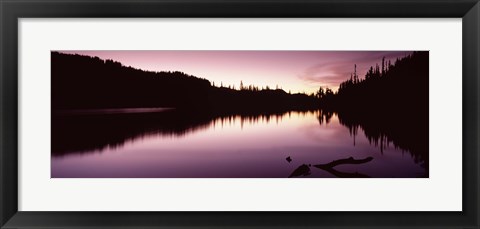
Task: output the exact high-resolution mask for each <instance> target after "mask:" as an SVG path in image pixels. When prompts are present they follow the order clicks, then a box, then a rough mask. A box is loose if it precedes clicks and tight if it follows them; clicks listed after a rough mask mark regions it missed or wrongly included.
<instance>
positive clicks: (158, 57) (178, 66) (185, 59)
mask: <svg viewBox="0 0 480 229" xmlns="http://www.w3.org/2000/svg"><path fill="white" fill-rule="evenodd" d="M60 52H62V53H76V54H80V55H88V56H97V57H99V58H101V59H112V60H115V61H118V62H120V63H122V64H123V65H125V66H131V67H134V68H139V69H143V70H149V71H182V72H185V73H187V74H190V75H194V76H197V77H201V78H206V79H208V80H210V82H214V83H215V85H217V86H219V85H220V84H221V83H222V84H223V85H224V86H228V85H232V86H233V85H235V87H236V88H239V85H240V81H243V84H244V85H250V84H253V85H256V86H258V87H259V88H261V87H265V86H269V87H270V88H275V87H276V85H278V86H279V87H281V88H282V89H284V90H285V91H287V92H288V91H291V92H292V93H295V92H306V93H311V92H315V91H317V90H318V88H319V87H320V86H323V87H326V86H328V87H330V88H332V89H334V90H336V89H337V88H338V85H339V84H340V83H341V82H342V81H344V80H346V79H349V78H350V73H352V72H353V71H354V64H357V74H358V75H359V76H360V78H363V77H364V75H365V73H366V71H367V70H368V68H370V66H375V64H376V63H379V64H381V61H382V57H383V56H385V58H386V60H389V59H391V60H392V63H393V62H394V60H395V59H396V58H397V57H403V56H405V55H407V54H410V53H411V51H60Z"/></svg>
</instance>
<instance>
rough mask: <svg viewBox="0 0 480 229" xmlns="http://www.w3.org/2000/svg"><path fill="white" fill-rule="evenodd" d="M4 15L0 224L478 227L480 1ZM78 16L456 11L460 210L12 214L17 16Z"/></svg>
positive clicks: (182, 6) (218, 4) (154, 6)
mask: <svg viewBox="0 0 480 229" xmlns="http://www.w3.org/2000/svg"><path fill="white" fill-rule="evenodd" d="M0 15H1V25H0V34H1V36H0V45H1V46H0V47H1V49H0V50H1V56H0V63H1V64H0V68H1V77H0V80H1V81H0V82H1V83H0V85H1V89H0V93H1V94H0V111H1V112H0V126H1V128H0V136H1V138H0V147H1V149H0V150H1V151H0V163H1V170H0V177H1V178H0V179H1V180H0V182H1V183H0V205H1V208H0V211H1V213H0V225H1V228H33V227H35V228H53V227H55V228H74V227H75V228H82V227H89V228H97V227H100V228H106V227H109V228H115V227H132V228H144V227H152V228H186V227H218V228H234V227H235V228H240V227H247V228H272V227H281V228H290V227H291V228H297V227H298V228H302V227H309V228H373V227H377V228H479V225H480V224H479V205H480V204H479V200H480V198H479V191H480V190H479V182H478V180H479V164H480V163H479V141H480V138H479V135H478V133H479V127H480V126H479V122H478V119H479V90H478V89H479V73H480V70H479V65H480V61H479V55H480V46H479V41H480V30H479V27H480V3H479V1H478V0H411V1H401V0H258V1H252V0H246V1H240V0H222V1H220V0H143V1H135V0H116V1H109V0H102V1H93V0H63V1H57V0H38V1H35V0H0ZM76 17H79V18H123V17H142V18H143V17H214V18H227V17H240V18H244V17H258V18H265V17H287V18H293V17H302V18H305V17H330V18H331V17H335V18H354V17H360V18H365V17H368V18H396V17H400V18H462V19H463V22H462V26H463V32H462V36H463V38H462V39H463V44H462V45H463V54H462V55H463V57H462V58H463V66H462V68H463V69H462V70H463V92H462V93H463V94H462V96H463V130H462V131H463V152H462V153H463V182H462V183H463V187H462V188H463V211H461V212H415V211H412V212H24V211H18V204H17V199H18V193H17V191H18V181H17V179H18V157H17V156H18V151H17V150H18V145H17V144H18V121H17V118H18V77H17V73H18V62H17V61H18V23H17V21H18V19H19V18H76ZM372 201H375V200H372ZM438 201H442V200H441V199H439V200H438Z"/></svg>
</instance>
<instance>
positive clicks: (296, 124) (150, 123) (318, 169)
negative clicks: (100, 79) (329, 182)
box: [51, 109, 428, 178]
mask: <svg viewBox="0 0 480 229" xmlns="http://www.w3.org/2000/svg"><path fill="white" fill-rule="evenodd" d="M52 124H53V125H52V160H51V177H52V178H74V177H75V178H287V177H301V178H331V177H386V178H395V177H403V178H410V177H413V178H414V177H428V166H426V165H428V157H425V156H422V155H428V152H412V151H413V150H408V149H415V147H409V146H408V145H407V146H406V147H405V142H407V144H408V141H405V140H403V139H398V140H397V141H398V142H400V146H399V144H398V143H396V139H392V138H391V137H390V138H389V136H388V135H383V134H382V133H381V132H379V133H375V134H374V135H372V134H370V133H369V134H366V133H365V132H364V130H363V128H362V126H356V125H352V126H348V125H346V124H345V122H343V121H342V120H339V117H338V115H337V114H333V113H328V114H325V113H322V112H321V111H311V112H285V113H281V112H280V113H276V114H263V115H259V114H249V115H245V114H244V115H226V114H223V115H212V114H198V113H195V112H178V111H175V110H161V109H160V110H143V111H141V110H135V111H134V112H128V111H126V112H118V111H112V110H108V112H104V113H102V112H86V111H81V112H76V113H75V112H70V113H69V112H66V113H62V114H59V115H54V116H53V117H52ZM402 144H404V145H402ZM417 148H418V147H417ZM336 160H340V161H337V162H335V163H330V162H332V161H336ZM328 163H330V164H328ZM322 164H323V165H322Z"/></svg>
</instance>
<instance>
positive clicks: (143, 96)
mask: <svg viewBox="0 0 480 229" xmlns="http://www.w3.org/2000/svg"><path fill="white" fill-rule="evenodd" d="M51 58H52V60H51V69H52V109H54V110H62V109H102V108H132V107H174V108H179V109H211V110H217V111H222V112H226V111H229V112H235V111H245V112H249V111H251V112H258V111H261V110H269V111H272V110H274V111H286V110H309V109H315V108H317V107H318V103H317V99H316V98H315V96H311V95H306V94H303V93H298V94H291V93H287V92H285V91H284V90H282V89H280V88H279V87H278V86H277V88H276V89H271V88H269V87H268V86H267V87H266V88H262V89H259V88H258V87H257V86H254V85H248V86H244V85H243V82H241V84H240V88H239V89H236V88H235V87H231V86H228V87H227V86H223V85H222V84H221V85H220V86H215V85H214V84H213V83H211V82H210V81H208V80H207V79H203V78H199V77H195V76H192V75H188V74H186V73H183V72H179V71H173V72H172V71H161V72H153V71H144V70H140V69H136V68H133V67H128V66H123V65H122V64H121V63H119V62H116V61H113V60H102V59H100V58H98V57H90V56H84V55H78V54H63V53H60V52H52V53H51Z"/></svg>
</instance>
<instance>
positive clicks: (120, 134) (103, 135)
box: [52, 109, 307, 156]
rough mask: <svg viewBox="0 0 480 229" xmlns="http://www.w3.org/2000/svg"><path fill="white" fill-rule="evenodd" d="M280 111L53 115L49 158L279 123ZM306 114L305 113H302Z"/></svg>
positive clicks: (177, 111) (188, 111)
mask: <svg viewBox="0 0 480 229" xmlns="http://www.w3.org/2000/svg"><path fill="white" fill-rule="evenodd" d="M291 112H292V111H288V112H286V111H284V112H275V111H270V112H257V113H255V112H245V113H231V112H215V113H214V112H211V111H200V110H194V111H192V110H179V109H177V110H168V111H164V112H160V113H136V114H106V115H105V114H91V115H83V114H82V115H72V114H70V115H54V116H53V117H52V155H53V156H60V155H65V154H70V153H82V152H89V151H101V150H104V149H106V148H109V147H110V148H115V147H120V146H122V145H123V144H124V143H126V142H129V141H133V140H135V139H138V138H143V137H146V136H152V135H160V136H164V137H182V136H184V135H186V134H189V133H192V132H195V131H200V130H204V129H206V128H209V127H211V126H214V127H215V126H219V127H223V126H224V125H229V124H232V123H233V122H234V121H235V120H236V119H237V120H239V121H240V123H256V122H260V121H264V122H270V121H281V119H282V118H283V116H284V115H287V113H288V114H291ZM303 112H307V111H303Z"/></svg>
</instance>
